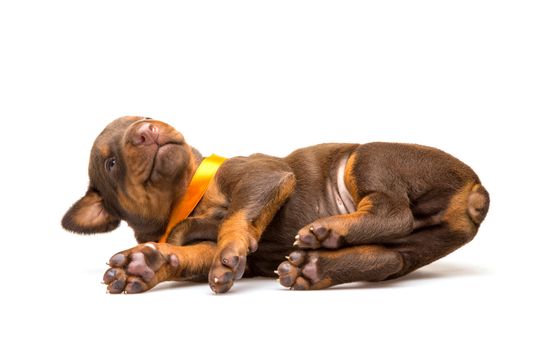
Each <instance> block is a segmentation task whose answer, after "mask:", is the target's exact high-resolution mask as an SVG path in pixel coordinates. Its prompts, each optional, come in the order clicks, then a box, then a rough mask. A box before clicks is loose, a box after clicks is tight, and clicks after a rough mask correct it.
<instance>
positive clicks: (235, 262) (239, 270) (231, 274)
mask: <svg viewBox="0 0 541 350" xmlns="http://www.w3.org/2000/svg"><path fill="white" fill-rule="evenodd" d="M245 269H246V248H244V247H243V246H242V244H240V243H239V242H233V243H230V244H229V245H227V246H226V247H225V248H223V249H221V250H219V251H218V253H217V254H216V257H215V258H214V262H213V264H212V267H211V269H210V273H209V286H210V289H212V291H213V292H214V293H225V292H227V291H228V290H229V289H231V287H232V286H233V283H234V281H235V280H239V279H241V278H242V275H243V274H244V270H245Z"/></svg>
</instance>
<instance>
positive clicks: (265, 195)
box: [62, 117, 489, 293]
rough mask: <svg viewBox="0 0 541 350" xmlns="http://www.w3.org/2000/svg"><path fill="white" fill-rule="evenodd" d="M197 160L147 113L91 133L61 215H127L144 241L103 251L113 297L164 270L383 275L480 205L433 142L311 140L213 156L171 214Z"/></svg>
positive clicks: (228, 277)
mask: <svg viewBox="0 0 541 350" xmlns="http://www.w3.org/2000/svg"><path fill="white" fill-rule="evenodd" d="M204 161H205V158H203V157H202V155H201V154H200V153H199V152H198V151H197V150H196V149H195V148H193V147H191V146H190V145H188V144H187V143H186V142H185V140H184V137H183V135H182V134H181V133H179V132H178V131H177V130H175V129H174V128H173V127H171V126H170V125H168V124H166V123H163V122H161V121H157V120H153V119H150V118H142V117H124V118H119V119H117V120H115V121H113V122H112V123H111V124H109V125H108V126H107V127H106V128H105V130H103V132H102V133H101V134H100V135H99V136H98V137H97V139H96V141H95V142H94V145H93V147H92V151H91V155H90V166H89V176H90V184H89V187H88V190H87V192H86V194H85V195H84V196H83V197H82V198H81V199H80V200H78V201H77V202H76V203H75V204H74V205H73V206H72V207H71V208H70V209H69V210H68V212H67V213H66V214H65V216H64V218H63V220H62V225H63V227H64V228H65V229H67V230H70V231H73V232H78V233H83V234H87V233H98V232H108V231H112V230H114V229H115V228H116V227H117V226H118V225H119V223H120V221H121V220H124V221H126V222H127V223H128V225H129V226H130V227H131V228H132V229H133V231H134V233H135V238H136V240H137V242H138V243H140V244H139V245H137V246H135V247H133V248H131V249H128V250H125V251H123V252H120V253H117V254H115V255H113V257H112V258H111V259H110V261H109V264H110V266H111V268H110V269H109V270H107V271H106V273H105V275H104V282H105V283H106V284H107V289H108V291H109V292H110V293H121V292H125V293H139V292H144V291H147V290H149V289H151V288H152V287H154V286H155V285H157V284H158V283H160V282H162V281H170V280H195V281H201V280H208V282H209V284H210V288H211V289H212V290H213V291H214V292H215V293H224V292H226V291H228V290H229V289H230V288H231V287H232V286H233V283H234V281H235V280H237V279H239V278H241V277H243V276H244V277H249V276H273V275H274V274H275V273H277V274H278V277H279V281H280V283H281V284H282V285H283V286H285V287H288V288H292V289H303V290H308V289H322V288H327V287H330V286H333V285H337V284H341V283H347V282H354V281H383V280H389V279H393V278H397V277H400V276H404V275H405V274H408V273H410V272H411V271H414V270H416V269H418V268H420V267H422V266H424V265H427V264H429V263H431V262H433V261H435V260H437V259H439V258H441V257H444V256H445V255H447V254H449V253H451V252H452V251H454V250H455V249H457V248H459V247H461V246H462V245H464V244H465V243H467V242H469V241H471V240H472V239H473V237H474V236H475V234H476V233H477V230H478V229H479V225H480V224H481V222H482V221H483V219H484V218H485V216H486V214H487V211H488V207H489V195H488V192H487V191H486V190H485V188H484V187H483V186H482V185H481V182H480V180H479V178H478V177H477V175H476V174H475V173H474V172H473V170H472V169H471V168H470V167H468V166H467V165H465V164H464V163H462V162H461V161H459V160H458V159H456V158H454V157H452V156H450V155H449V154H447V153H444V152H442V151H440V150H437V149H434V148H430V147H425V146H418V145H409V144H396V143H381V142H378V143H368V144H362V145H361V144H321V145H316V146H312V147H307V148H302V149H299V150H296V151H294V152H293V153H291V154H290V155H288V156H287V157H285V158H277V157H272V156H268V155H264V154H254V155H251V156H248V157H234V158H230V159H227V160H225V161H223V163H221V164H220V165H219V167H218V166H217V167H216V169H217V170H215V172H214V173H213V174H211V176H210V177H208V179H209V180H208V185H206V186H207V187H206V188H205V189H204V190H203V191H202V193H201V195H200V196H201V198H200V200H199V198H197V199H196V200H195V201H194V206H195V207H194V208H193V210H192V209H190V210H189V212H188V213H187V215H188V214H189V215H188V216H187V217H186V218H185V219H184V218H183V220H177V221H178V222H176V221H171V220H173V219H172V212H173V211H174V209H175V208H176V207H177V206H179V205H182V204H183V202H185V201H189V200H192V199H193V198H192V197H193V196H192V195H190V194H189V193H190V192H189V191H190V186H192V187H193V183H194V182H195V181H196V180H194V179H195V177H196V176H194V174H195V173H196V171H197V170H198V168H200V167H201V164H202V163H203V162H204ZM168 224H169V225H170V226H171V227H170V228H169V232H167V235H166V236H164V233H166V230H167V228H168ZM162 237H164V238H163V239H162V243H159V242H158V241H159V240H160V238H162ZM284 257H285V258H284Z"/></svg>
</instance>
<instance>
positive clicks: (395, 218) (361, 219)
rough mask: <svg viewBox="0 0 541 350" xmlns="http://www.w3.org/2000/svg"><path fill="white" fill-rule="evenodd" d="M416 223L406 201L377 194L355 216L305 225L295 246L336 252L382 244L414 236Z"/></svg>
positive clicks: (370, 197) (358, 208) (367, 199)
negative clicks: (342, 249) (348, 248)
mask: <svg viewBox="0 0 541 350" xmlns="http://www.w3.org/2000/svg"><path fill="white" fill-rule="evenodd" d="M413 222H414V220H413V214H412V212H411V210H410V208H409V205H408V202H407V201H406V200H405V199H402V198H394V197H391V196H389V195H387V194H385V193H381V192H376V193H372V194H370V195H368V196H366V197H364V198H363V199H362V200H361V201H360V203H359V204H358V206H357V211H356V212H354V213H351V214H345V215H336V216H330V217H326V218H321V219H318V220H316V221H314V222H312V223H311V224H308V225H306V226H305V227H303V228H302V229H301V230H300V231H299V234H298V236H297V237H296V241H295V243H294V244H295V245H298V246H299V248H303V249H308V248H309V249H317V248H319V247H323V248H330V249H336V248H339V247H342V246H349V245H362V244H376V243H383V242H386V241H389V240H390V239H393V238H398V237H403V236H406V235H408V234H409V233H411V231H412V230H413Z"/></svg>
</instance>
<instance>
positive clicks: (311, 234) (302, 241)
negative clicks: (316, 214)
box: [293, 220, 343, 249]
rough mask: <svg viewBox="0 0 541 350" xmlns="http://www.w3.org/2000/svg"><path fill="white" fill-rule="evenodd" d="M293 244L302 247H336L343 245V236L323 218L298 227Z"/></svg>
mask: <svg viewBox="0 0 541 350" xmlns="http://www.w3.org/2000/svg"><path fill="white" fill-rule="evenodd" d="M293 245H295V246H298V247H299V248H302V249H318V248H320V247H323V248H329V249H336V248H339V247H341V246H342V245H343V236H342V235H340V234H339V233H338V232H336V230H334V229H332V228H331V227H329V225H328V224H327V223H325V222H324V221H323V220H318V221H315V222H313V223H311V224H310V225H307V226H305V227H303V228H302V229H300V231H299V233H298V234H297V236H295V242H294V243H293Z"/></svg>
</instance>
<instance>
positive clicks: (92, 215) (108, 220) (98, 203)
mask: <svg viewBox="0 0 541 350" xmlns="http://www.w3.org/2000/svg"><path fill="white" fill-rule="evenodd" d="M119 224H120V219H118V218H116V217H114V216H113V215H111V214H109V213H108V212H107V211H106V210H105V208H104V207H103V199H102V198H101V196H100V194H99V193H98V192H96V191H95V190H93V189H91V188H89V189H88V191H87V192H86V194H85V195H84V197H83V198H81V199H79V200H78V201H77V202H75V204H73V205H72V207H71V208H70V209H69V210H68V212H67V213H66V214H65V215H64V218H62V226H63V227H64V228H65V229H66V230H68V231H72V232H76V233H102V232H109V231H112V230H114V229H115V228H117V227H118V225H119Z"/></svg>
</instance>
